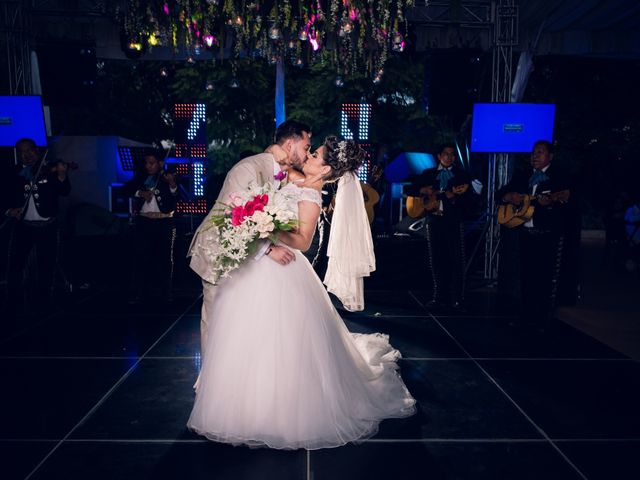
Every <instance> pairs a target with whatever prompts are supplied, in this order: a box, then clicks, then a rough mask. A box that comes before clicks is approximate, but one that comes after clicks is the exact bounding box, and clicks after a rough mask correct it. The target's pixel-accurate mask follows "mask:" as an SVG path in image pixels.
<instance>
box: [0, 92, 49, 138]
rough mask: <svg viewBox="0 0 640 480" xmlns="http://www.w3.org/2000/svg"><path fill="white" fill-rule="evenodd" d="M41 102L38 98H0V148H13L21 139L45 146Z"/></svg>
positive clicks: (45, 136)
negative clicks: (29, 139) (28, 139)
mask: <svg viewBox="0 0 640 480" xmlns="http://www.w3.org/2000/svg"><path fill="white" fill-rule="evenodd" d="M45 132H46V131H45V126H44V113H43V111H42V100H41V99H40V97H39V96H35V95H33V96H17V95H16V96H6V97H5V96H0V146H1V147H13V146H14V145H15V144H16V142H17V141H18V140H20V139H21V138H31V139H33V140H34V141H35V142H36V145H38V146H39V147H46V146H47V135H46V133H45Z"/></svg>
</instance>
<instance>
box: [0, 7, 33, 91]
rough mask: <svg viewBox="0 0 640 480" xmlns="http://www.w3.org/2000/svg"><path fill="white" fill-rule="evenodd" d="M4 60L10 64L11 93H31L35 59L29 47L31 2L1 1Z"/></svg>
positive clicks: (9, 87) (3, 61)
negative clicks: (33, 59)
mask: <svg viewBox="0 0 640 480" xmlns="http://www.w3.org/2000/svg"><path fill="white" fill-rule="evenodd" d="M0 33H1V35H2V43H3V45H2V49H3V52H2V63H4V64H5V65H6V66H7V73H8V84H7V85H8V92H6V93H8V94H9V95H29V94H30V93H31V67H30V65H31V63H30V61H31V59H30V50H29V34H30V21H29V2H28V1H26V0H13V1H2V2H0Z"/></svg>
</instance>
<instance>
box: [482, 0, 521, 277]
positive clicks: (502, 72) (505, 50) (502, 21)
mask: <svg viewBox="0 0 640 480" xmlns="http://www.w3.org/2000/svg"><path fill="white" fill-rule="evenodd" d="M492 15H493V48H492V53H493V64H492V67H493V68H492V76H491V101H492V102H496V103H500V102H509V100H510V98H511V85H512V79H513V47H514V46H516V45H517V44H518V5H517V0H496V1H494V2H493V6H492ZM510 169H511V158H510V155H508V154H504V153H496V154H491V155H490V157H489V169H488V175H487V207H486V208H487V210H486V213H487V221H488V222H489V224H488V228H487V230H486V232H487V233H486V236H485V258H484V278H486V279H496V278H497V276H498V248H499V246H500V225H498V222H497V217H496V208H495V194H496V191H497V190H498V189H499V188H501V187H502V186H503V185H505V184H506V183H507V181H508V180H509V175H510Z"/></svg>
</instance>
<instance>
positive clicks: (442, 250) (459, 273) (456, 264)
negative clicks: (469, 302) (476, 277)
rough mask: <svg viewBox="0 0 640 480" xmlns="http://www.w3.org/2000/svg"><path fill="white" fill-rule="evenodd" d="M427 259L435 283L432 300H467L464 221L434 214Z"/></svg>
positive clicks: (430, 221)
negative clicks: (465, 289) (465, 288)
mask: <svg viewBox="0 0 640 480" xmlns="http://www.w3.org/2000/svg"><path fill="white" fill-rule="evenodd" d="M425 229H426V237H427V260H428V263H429V269H430V271H431V279H432V284H433V296H432V300H433V301H434V302H438V303H449V302H450V303H453V304H455V303H460V302H463V301H464V284H465V281H464V280H465V279H464V271H465V263H466V257H465V248H464V226H463V225H462V223H461V222H456V221H451V220H448V219H446V218H445V217H439V216H436V215H432V216H431V217H430V218H429V219H428V221H427V222H426V225H425Z"/></svg>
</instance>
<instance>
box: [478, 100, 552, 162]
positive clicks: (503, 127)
mask: <svg viewBox="0 0 640 480" xmlns="http://www.w3.org/2000/svg"><path fill="white" fill-rule="evenodd" d="M555 113H556V106H555V105H553V104H533V103H476V104H475V105H474V107H473V123H472V127H471V151H472V152H489V153H518V152H530V151H531V149H532V148H533V144H534V143H535V142H536V141H538V140H548V141H550V142H552V141H553V122H554V117H555Z"/></svg>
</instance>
